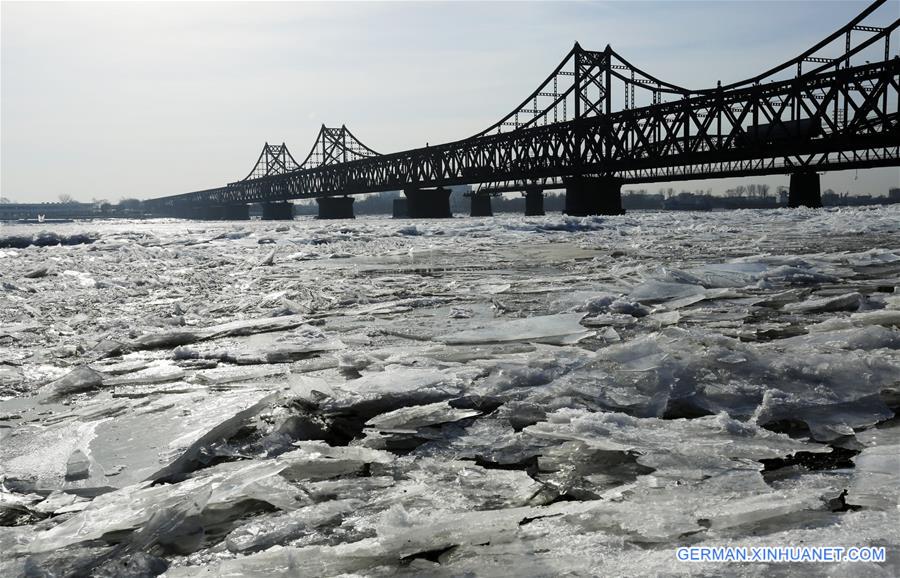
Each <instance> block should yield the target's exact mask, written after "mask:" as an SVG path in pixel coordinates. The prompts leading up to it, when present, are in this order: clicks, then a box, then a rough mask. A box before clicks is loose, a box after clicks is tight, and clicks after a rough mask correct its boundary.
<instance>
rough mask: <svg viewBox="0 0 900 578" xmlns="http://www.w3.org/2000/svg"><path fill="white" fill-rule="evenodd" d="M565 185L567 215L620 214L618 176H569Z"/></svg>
mask: <svg viewBox="0 0 900 578" xmlns="http://www.w3.org/2000/svg"><path fill="white" fill-rule="evenodd" d="M563 183H565V185H566V210H565V213H566V214H567V215H572V216H575V217H584V216H587V215H622V214H624V213H625V210H624V209H623V208H622V179H620V178H618V177H609V176H603V177H569V178H567V179H563Z"/></svg>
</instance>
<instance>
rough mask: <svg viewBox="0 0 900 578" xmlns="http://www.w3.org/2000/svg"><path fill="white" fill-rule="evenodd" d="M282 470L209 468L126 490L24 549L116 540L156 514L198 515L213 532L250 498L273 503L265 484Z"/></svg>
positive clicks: (267, 466)
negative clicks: (187, 476) (174, 481)
mask: <svg viewBox="0 0 900 578" xmlns="http://www.w3.org/2000/svg"><path fill="white" fill-rule="evenodd" d="M283 468H284V464H281V463H278V462H275V461H267V462H255V461H248V462H244V463H239V464H237V465H236V466H235V465H232V464H226V466H225V467H218V468H210V469H209V470H207V471H204V472H203V473H202V475H199V476H196V477H193V478H190V479H188V480H185V481H183V482H180V483H178V484H173V485H168V484H162V485H156V486H151V485H149V484H138V485H132V486H127V487H125V488H122V489H120V490H117V491H114V492H109V493H106V494H103V495H101V496H98V497H96V498H94V500H93V501H92V502H91V503H90V505H89V506H87V507H86V508H85V509H84V510H82V511H81V512H78V513H76V514H75V515H74V516H73V517H71V518H69V519H67V520H65V521H64V522H62V523H60V524H59V525H57V526H54V527H52V528H50V529H47V530H45V531H43V532H40V533H38V534H37V536H36V537H35V539H34V541H33V542H32V543H31V544H29V545H28V547H27V548H28V551H29V552H32V553H38V552H48V551H51V550H56V549H59V548H65V547H67V546H71V545H74V544H79V543H82V542H87V541H91V540H101V539H107V538H109V539H110V540H112V541H118V539H117V538H116V536H117V535H121V533H123V532H131V531H134V530H136V529H138V528H140V527H142V526H144V525H145V524H148V523H149V522H150V521H151V519H152V518H153V517H154V516H157V515H162V516H163V517H164V518H163V520H161V521H164V520H165V518H168V519H170V520H173V519H174V520H177V519H178V518H179V517H181V518H186V517H190V516H194V517H198V516H199V522H200V523H201V525H202V524H203V523H204V522H205V523H206V524H207V525H209V526H211V527H212V526H214V525H216V524H220V523H221V522H222V521H223V520H228V519H234V518H237V517H239V516H241V515H243V513H244V509H243V508H241V503H242V502H246V501H248V500H251V499H252V500H260V501H275V502H276V503H278V501H279V498H281V494H280V493H279V492H274V491H273V487H272V486H269V485H266V484H265V482H266V480H267V479H269V478H271V477H272V476H275V475H276V474H277V473H278V472H280V471H281V470H282V469H283ZM204 514H206V516H205V517H204ZM195 519H196V518H195ZM179 529H180V530H182V531H185V530H189V531H194V530H193V529H190V528H187V527H185V526H182V527H180V528H170V530H179ZM160 537H161V538H164V539H166V540H168V541H170V542H171V541H174V540H177V538H178V534H177V532H175V531H173V532H172V533H171V534H169V535H164V536H160Z"/></svg>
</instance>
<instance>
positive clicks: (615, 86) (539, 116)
mask: <svg viewBox="0 0 900 578" xmlns="http://www.w3.org/2000/svg"><path fill="white" fill-rule="evenodd" d="M885 1H886V0H878V1H876V2H874V3H873V4H871V5H870V6H869V7H867V8H866V9H865V10H863V11H862V12H861V13H860V14H859V15H858V16H857V17H856V18H854V19H853V20H851V21H850V22H848V23H847V24H846V25H845V26H843V27H841V28H840V29H839V30H837V31H835V32H834V33H832V34H831V35H829V36H828V37H826V38H825V39H824V40H822V41H821V42H819V43H817V44H816V45H815V46H813V47H811V48H810V49H808V50H806V51H805V52H803V53H802V54H800V55H799V56H797V57H796V58H793V59H791V60H788V61H787V62H784V63H783V64H780V65H779V66H776V67H774V68H772V69H770V70H767V71H766V72H763V73H762V74H759V75H758V76H755V77H752V78H748V79H746V80H743V81H740V82H735V83H732V84H728V85H725V86H723V85H721V83H719V85H718V86H716V87H715V88H708V89H703V90H691V89H687V88H683V87H681V86H677V85H674V84H670V83H668V82H665V81H663V80H660V79H659V78H657V77H655V76H652V75H650V74H648V73H646V72H644V71H643V70H641V69H639V68H637V67H636V66H634V65H632V64H631V63H630V62H628V61H627V60H625V59H624V58H623V57H622V56H621V55H619V54H618V53H617V52H616V51H615V50H613V49H612V48H611V47H610V46H607V47H606V48H605V49H604V50H602V51H599V52H597V51H590V50H585V49H583V48H582V47H581V46H580V45H579V44H578V43H576V44H575V46H574V47H573V48H572V49H571V50H570V51H569V53H568V54H567V55H566V56H565V58H564V59H563V60H562V62H561V63H560V64H559V66H557V67H556V69H554V70H553V72H551V73H550V75H549V76H548V77H547V78H546V80H544V82H543V83H541V85H540V86H539V87H538V88H537V89H536V90H535V91H534V92H532V93H531V94H530V95H529V96H528V98H526V99H525V100H524V101H523V102H522V103H521V104H520V105H519V106H517V107H516V108H515V109H514V110H513V111H512V112H510V113H509V114H508V115H506V116H505V117H503V118H502V119H501V120H500V121H498V122H497V123H495V124H493V125H492V126H490V127H489V128H487V129H485V130H483V131H481V132H480V133H478V134H476V135H473V136H471V137H469V138H466V139H463V140H459V141H455V142H450V143H445V144H439V145H435V146H426V147H424V148H418V149H412V150H407V151H402V152H396V153H390V154H379V153H377V152H375V151H374V150H372V149H371V148H369V147H367V146H366V145H364V144H363V143H362V142H360V141H359V140H358V139H357V138H356V137H355V136H354V135H353V134H352V133H351V132H350V131H349V130H348V129H347V128H346V127H344V126H342V127H340V128H329V127H325V126H324V125H323V126H322V128H321V130H320V131H319V134H318V136H317V138H316V141H315V144H314V145H313V147H312V149H311V150H310V152H309V154H308V155H307V156H306V158H305V159H304V160H303V161H302V162H299V163H298V162H297V161H296V160H295V159H294V157H293V156H292V155H291V153H290V152H289V151H288V149H287V147H286V146H285V145H284V144H281V145H269V144H268V143H267V144H266V145H265V146H264V147H263V150H262V152H261V154H260V156H259V159H258V160H257V162H256V165H255V166H254V167H253V170H252V171H250V174H248V175H247V176H246V177H245V178H244V179H242V180H240V181H236V182H233V183H229V184H227V185H225V186H222V187H217V188H213V189H207V190H203V191H195V192H191V193H185V194H182V195H175V196H170V197H163V198H159V199H152V200H149V201H146V202H145V206H146V207H147V208H148V209H149V210H151V211H153V212H155V213H156V214H160V215H170V216H177V217H186V218H235V219H242V218H248V214H249V213H248V209H247V204H248V203H262V204H263V215H264V218H273V219H277V218H290V217H292V209H293V205H292V204H290V203H288V202H287V201H290V200H293V199H309V198H316V199H317V201H318V202H319V216H320V217H323V218H342V217H352V216H353V209H352V203H353V199H352V195H357V194H362V193H372V192H379V191H390V190H400V189H402V190H403V191H404V194H405V197H406V203H407V207H406V210H407V211H408V214H409V216H411V217H441V216H450V209H449V202H448V199H449V191H448V190H447V189H444V188H443V187H446V186H451V185H461V184H474V185H480V186H479V188H478V191H479V192H478V193H477V194H474V195H473V196H472V213H473V215H475V214H490V194H491V193H497V192H504V191H522V192H523V193H524V194H525V195H526V207H527V208H526V214H543V191H544V190H545V189H553V188H564V189H565V191H566V212H567V213H569V214H573V215H588V214H611V213H619V212H621V195H620V190H621V185H622V184H623V183H644V182H654V181H676V180H687V179H692V180H693V179H707V178H717V177H740V176H750V175H769V174H790V175H791V182H790V185H791V186H790V204H791V205H792V206H800V205H807V206H821V197H820V192H819V189H820V187H819V174H818V173H819V172H820V171H826V170H841V169H854V168H856V169H858V168H869V167H884V166H900V113H898V109H900V57H898V55H897V53H896V52H895V53H893V54H892V53H891V35H892V34H893V33H894V32H895V31H896V30H897V27H898V25H900V19H894V20H893V22H890V23H889V24H886V25H882V26H876V25H874V22H873V20H874V19H875V17H876V16H877V15H878V14H877V13H878V12H879V11H878V9H879V8H880V7H881V6H882V5H883V4H885ZM891 16H895V14H892V15H891Z"/></svg>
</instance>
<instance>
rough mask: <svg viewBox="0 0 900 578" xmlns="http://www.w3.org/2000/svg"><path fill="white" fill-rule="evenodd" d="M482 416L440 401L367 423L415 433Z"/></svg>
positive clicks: (394, 430)
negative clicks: (426, 427) (434, 426)
mask: <svg viewBox="0 0 900 578" xmlns="http://www.w3.org/2000/svg"><path fill="white" fill-rule="evenodd" d="M480 414H481V412H480V411H478V410H473V409H457V408H454V407H451V406H450V405H449V404H448V403H447V402H445V401H439V402H435V403H430V404H426V405H417V406H412V407H401V408H399V409H395V410H394V411H390V412H387V413H383V414H381V415H377V416H375V417H373V418H372V419H370V420H369V421H367V422H366V425H367V426H368V427H370V428H373V429H377V430H380V431H390V432H398V433H415V432H416V430H417V429H418V428H420V427H425V426H430V425H436V424H441V423H448V422H454V421H459V420H461V419H465V418H468V417H474V416H476V415H480Z"/></svg>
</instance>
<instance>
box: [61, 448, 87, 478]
mask: <svg viewBox="0 0 900 578" xmlns="http://www.w3.org/2000/svg"><path fill="white" fill-rule="evenodd" d="M90 467H91V461H90V460H89V459H88V457H87V456H86V455H84V452H82V451H81V450H75V451H74V452H72V455H70V456H69V459H68V461H67V462H66V479H67V480H72V481H74V480H83V479H85V478H88V477H90Z"/></svg>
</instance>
